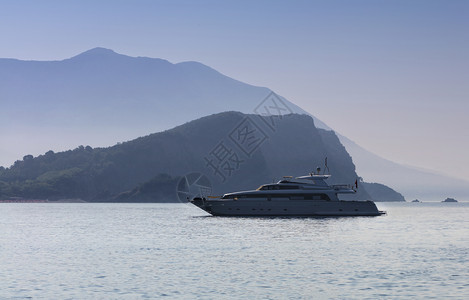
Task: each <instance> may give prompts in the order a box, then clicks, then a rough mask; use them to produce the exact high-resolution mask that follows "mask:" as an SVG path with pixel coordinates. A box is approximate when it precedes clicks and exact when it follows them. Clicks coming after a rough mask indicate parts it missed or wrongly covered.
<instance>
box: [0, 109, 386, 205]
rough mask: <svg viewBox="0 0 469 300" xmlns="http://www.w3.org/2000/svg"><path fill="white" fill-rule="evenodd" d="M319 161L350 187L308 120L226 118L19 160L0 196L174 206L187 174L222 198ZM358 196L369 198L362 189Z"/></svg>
mask: <svg viewBox="0 0 469 300" xmlns="http://www.w3.org/2000/svg"><path fill="white" fill-rule="evenodd" d="M272 121H273V122H272ZM325 157H327V158H328V165H327V167H328V170H327V171H328V172H329V171H330V172H331V173H332V175H333V176H332V177H331V179H330V183H331V184H333V183H349V184H353V183H354V182H355V180H356V179H357V174H356V172H355V166H354V165H353V163H352V160H351V157H350V156H349V155H348V153H347V152H346V150H345V148H344V147H343V146H342V144H341V143H340V142H339V140H338V138H337V136H336V135H335V134H334V132H332V131H326V130H323V129H317V128H316V127H315V126H314V122H313V119H312V118H311V117H309V116H306V115H297V114H295V115H285V116H282V117H281V118H275V119H271V118H268V117H263V118H261V117H259V116H258V115H245V114H242V113H239V112H225V113H220V114H215V115H211V116H208V117H204V118H201V119H198V120H195V121H192V122H189V123H186V124H184V125H181V126H178V127H176V128H174V129H171V130H167V131H164V132H160V133H155V134H151V135H148V136H145V137H141V138H137V139H135V140H132V141H129V142H125V143H122V144H119V145H115V146H112V147H108V148H95V149H93V148H91V147H89V146H87V147H83V146H81V147H78V148H76V149H75V150H69V151H66V152H61V153H53V152H52V151H50V152H47V153H45V154H44V155H40V156H38V157H36V158H34V157H32V156H25V157H24V158H23V160H22V161H18V162H16V163H15V165H14V166H12V167H11V168H9V169H6V170H2V171H0V197H1V198H11V197H23V198H34V199H61V198H67V199H69V198H81V199H84V200H88V201H144V202H148V201H178V198H177V194H176V191H177V182H178V180H179V179H180V178H182V177H183V176H185V175H187V174H190V173H200V174H204V175H205V176H206V177H207V178H208V179H209V181H210V182H211V186H212V188H213V194H215V195H220V194H223V193H226V192H232V191H237V190H246V189H255V188H257V187H258V186H259V185H260V184H263V183H269V182H272V181H273V180H279V179H281V177H282V176H283V175H292V176H300V175H305V174H308V173H309V172H311V171H313V170H315V169H316V166H322V165H324V158H325ZM387 192H388V193H389V190H388V191H387ZM394 193H395V192H394ZM375 195H379V192H377V193H375ZM357 197H358V198H360V199H371V196H370V195H369V194H368V193H367V192H366V187H365V185H363V184H360V187H359V193H358V194H357ZM376 200H380V199H379V198H378V199H376Z"/></svg>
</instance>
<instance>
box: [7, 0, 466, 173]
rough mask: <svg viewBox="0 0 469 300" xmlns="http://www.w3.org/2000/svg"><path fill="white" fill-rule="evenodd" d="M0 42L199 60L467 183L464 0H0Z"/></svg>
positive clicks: (13, 53)
mask: <svg viewBox="0 0 469 300" xmlns="http://www.w3.org/2000/svg"><path fill="white" fill-rule="evenodd" d="M0 39H1V42H0V43H1V47H0V57H3V58H5V57H8V58H18V59H25V60H61V59H65V58H69V57H71V56H74V55H76V54H78V53H80V52H83V51H85V50H88V49H91V48H94V47H98V46H100V47H105V48H110V49H113V50H114V51H116V52H118V53H122V54H126V55H130V56H149V57H157V58H164V59H167V60H169V61H171V62H173V63H176V62H181V61H187V60H195V61H200V62H202V63H205V64H207V65H209V66H211V67H213V68H215V69H217V70H218V71H220V72H222V73H224V74H225V75H228V76H230V77H233V78H236V79H238V80H241V81H244V82H247V83H250V84H253V85H260V86H266V87H269V88H271V89H272V90H274V91H275V92H277V93H278V94H280V95H282V96H284V97H286V98H287V99H289V100H290V101H292V102H294V103H296V104H298V105H299V106H301V107H302V108H304V109H305V110H307V111H309V112H310V113H312V114H313V115H315V116H316V117H318V118H319V119H321V120H323V121H324V122H326V123H327V124H328V125H329V126H331V127H332V128H334V129H335V130H336V131H337V132H340V133H341V134H343V135H345V136H347V137H349V138H350V139H352V140H354V141H355V142H357V143H358V144H359V145H361V146H363V147H364V148H366V149H368V150H370V151H372V152H374V153H376V154H378V155H380V156H382V157H384V158H387V159H390V160H393V161H396V162H399V163H405V164H410V165H414V166H419V167H423V168H428V169H435V170H439V171H440V172H442V173H446V174H452V175H453V176H457V177H461V178H465V179H467V180H469V155H467V154H466V153H467V152H468V149H469V133H468V131H469V117H468V114H469V1H452V0H441V1H431V0H422V1H418V0H405V1H398V0H388V1H380V0H374V1H353V0H344V1H333V0H324V1H252V0H251V1H240V0H237V1H173V0H168V1H138V0H137V1H136V0H133V1H117V0H113V1H83V0H80V1H59V0H57V1H21V0H19V1H18V0H11V1H4V0H0ZM0 105H1V99H0Z"/></svg>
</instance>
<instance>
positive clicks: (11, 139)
mask: <svg viewBox="0 0 469 300" xmlns="http://www.w3.org/2000/svg"><path fill="white" fill-rule="evenodd" d="M269 95H271V90H269V89H268V88H264V87H256V86H252V85H249V84H245V83H242V82H240V81H237V80H234V79H231V78H229V77H227V76H224V75H222V74H220V73H219V72H217V71H216V70H213V69H211V68H209V67H207V66H205V65H203V64H200V63H197V62H184V63H178V64H172V63H170V62H168V61H166V60H162V59H153V58H145V57H129V56H125V55H121V54H117V53H115V52H113V51H112V50H108V49H103V48H95V49H92V50H89V51H87V52H84V53H82V54H80V55H77V56H75V57H73V58H70V59H66V60H63V61H20V60H15V59H0V99H1V100H0V101H1V107H2V118H0V128H2V129H1V132H0V134H1V139H2V145H1V147H0V156H1V159H2V160H1V162H0V165H4V166H5V167H8V166H9V165H10V164H11V163H13V161H15V160H17V159H21V157H23V156H24V155H26V154H33V155H38V154H40V153H45V152H46V151H48V150H54V151H61V150H67V149H73V148H75V147H76V146H78V145H90V146H92V147H97V146H107V145H113V144H115V143H117V142H121V141H126V140H131V139H133V138H135V137H138V136H144V135H147V134H150V133H153V132H158V131H160V130H165V129H169V128H172V127H174V126H176V125H179V124H183V123H185V122H188V121H191V120H194V119H197V118H200V117H203V116H206V115H211V114H214V113H219V112H223V111H240V112H244V113H260V114H262V113H265V109H269V108H268V106H266V105H263V103H264V101H265V100H266V99H267V97H268V96H269ZM267 100H268V99H267ZM277 102H278V104H279V105H280V108H281V109H284V111H283V112H284V113H290V112H291V113H300V114H301V113H304V114H307V112H305V111H304V110H302V109H301V108H299V107H297V106H296V105H294V104H292V103H291V102H289V101H287V100H286V99H284V98H280V100H277ZM311 113H313V114H314V112H311ZM315 124H316V126H318V127H320V128H328V127H327V126H326V125H325V124H323V123H322V122H320V121H319V120H318V119H315ZM341 141H342V143H343V144H344V145H345V147H346V148H347V150H348V151H349V153H351V154H352V157H353V159H354V162H355V164H356V165H357V170H358V173H359V175H360V176H362V177H364V179H365V181H370V182H372V181H378V182H382V183H385V184H388V185H390V186H391V187H393V188H395V189H397V190H398V191H401V190H403V191H404V190H405V191H404V194H405V195H406V196H407V197H412V198H420V197H425V196H427V195H426V193H425V191H428V189H427V188H428V187H429V186H434V184H437V185H436V186H438V189H435V190H434V191H433V192H432V195H434V196H437V197H440V195H441V197H443V198H446V197H447V196H454V197H458V196H459V195H467V194H468V191H469V184H468V183H467V182H465V181H453V179H450V178H446V177H444V176H439V175H434V174H426V173H424V172H420V171H418V170H414V169H412V168H403V167H402V166H399V165H397V164H393V163H392V162H387V161H385V160H383V159H381V158H379V157H377V156H375V155H373V154H370V153H369V152H367V151H366V150H364V149H361V148H360V147H359V146H357V145H354V144H353V142H351V141H349V140H347V139H346V138H344V137H341ZM377 165H379V166H380V168H379V170H378V172H375V171H376V170H377V169H378V168H376V166H377ZM410 171H411V174H412V176H411V178H409V177H408V176H407V175H408V174H409V172H410ZM402 174H407V175H405V176H404V175H402ZM385 175H389V176H385ZM427 175H429V176H430V177H431V178H432V181H431V182H429V180H428V179H429V177H428V176H427ZM409 182H411V184H409ZM429 183H430V184H429ZM440 187H443V189H440ZM435 193H437V194H435Z"/></svg>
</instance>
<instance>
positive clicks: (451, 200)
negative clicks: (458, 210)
mask: <svg viewBox="0 0 469 300" xmlns="http://www.w3.org/2000/svg"><path fill="white" fill-rule="evenodd" d="M441 202H445V203H446V202H458V200H456V199H454V198H446V199H445V200H444V201H441Z"/></svg>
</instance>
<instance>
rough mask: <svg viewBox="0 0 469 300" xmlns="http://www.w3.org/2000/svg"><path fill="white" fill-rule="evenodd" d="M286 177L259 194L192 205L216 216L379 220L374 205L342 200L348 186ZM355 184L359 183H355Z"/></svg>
mask: <svg viewBox="0 0 469 300" xmlns="http://www.w3.org/2000/svg"><path fill="white" fill-rule="evenodd" d="M319 171H320V169H319V168H318V172H317V173H316V174H315V173H311V174H309V175H308V176H301V177H296V178H295V179H293V178H292V177H291V176H286V177H284V179H283V180H280V181H279V182H277V183H272V184H264V185H262V186H260V187H259V188H258V189H257V190H253V191H243V192H236V193H229V194H225V195H223V197H207V198H206V197H195V198H193V199H192V200H191V201H190V202H191V203H192V204H194V205H196V206H197V207H199V208H201V209H203V210H205V211H206V212H208V213H210V214H212V215H214V216H379V215H382V214H385V212H383V211H379V210H378V209H377V207H376V205H375V203H374V202H373V201H344V200H339V197H338V196H337V195H338V194H353V193H356V190H355V189H354V188H353V186H349V185H328V184H327V183H326V182H325V180H326V179H328V178H329V177H330V175H324V174H323V175H321V174H319ZM355 184H356V183H355Z"/></svg>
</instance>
